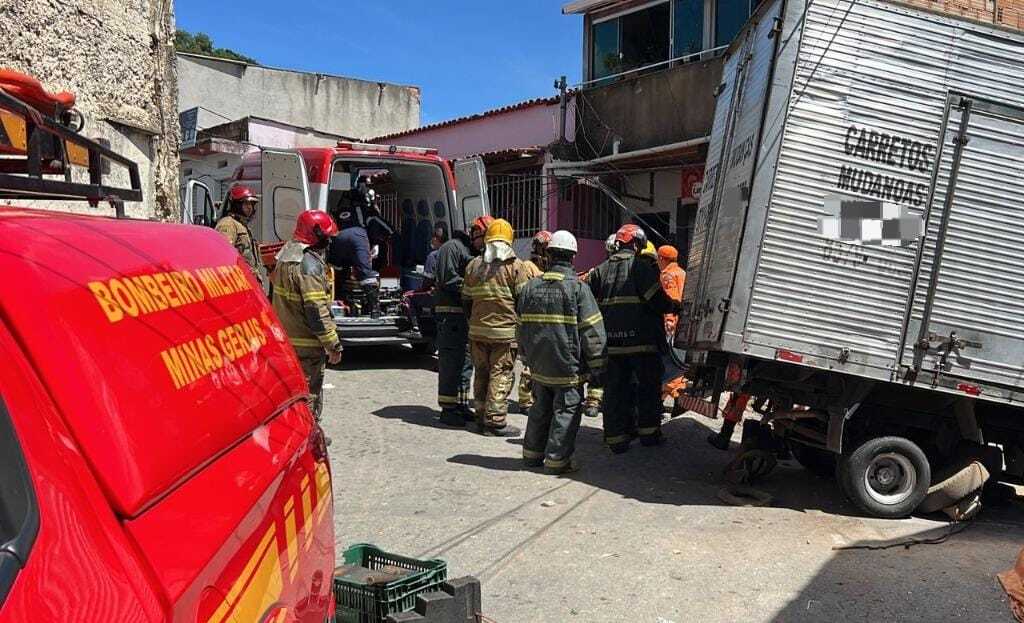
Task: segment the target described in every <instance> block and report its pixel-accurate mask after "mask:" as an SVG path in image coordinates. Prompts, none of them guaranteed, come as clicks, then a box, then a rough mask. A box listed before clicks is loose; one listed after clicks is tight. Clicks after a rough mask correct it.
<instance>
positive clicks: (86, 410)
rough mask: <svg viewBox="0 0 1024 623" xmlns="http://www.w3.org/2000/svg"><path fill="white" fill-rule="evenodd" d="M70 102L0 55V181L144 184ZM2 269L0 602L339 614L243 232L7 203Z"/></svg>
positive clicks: (289, 389)
mask: <svg viewBox="0 0 1024 623" xmlns="http://www.w3.org/2000/svg"><path fill="white" fill-rule="evenodd" d="M73 107H74V96H73V95H71V94H67V93H64V94H56V95H54V94H50V93H47V92H45V91H44V90H43V89H42V87H41V86H40V85H39V83H38V82H36V81H35V80H33V79H31V78H29V77H27V76H23V75H19V74H14V73H13V72H0V126H2V128H3V131H2V133H0V152H2V153H3V158H2V159H0V163H2V165H3V166H2V167H0V199H3V200H5V201H4V203H11V202H18V201H22V200H26V199H33V200H39V199H59V200H61V201H63V202H67V201H82V202H89V203H91V204H93V205H95V204H97V203H99V202H100V201H103V202H106V201H110V202H112V203H114V204H115V206H123V202H126V201H138V200H140V199H141V196H142V194H141V185H140V178H139V172H138V168H137V166H136V165H135V164H134V163H132V162H130V161H129V160H127V159H125V158H123V157H122V156H120V155H118V154H116V153H114V152H112V151H111V150H109V149H107V148H105V147H104V146H102V145H100V144H98V143H96V142H93V141H91V140H88V139H86V138H84V137H83V136H81V135H80V134H79V133H78V132H77V130H80V129H81V124H80V123H78V122H76V121H80V117H79V116H76V115H74V114H73V113H72V111H73ZM104 163H108V164H109V167H105V166H104ZM122 181H124V182H126V183H120V182H122ZM115 212H117V213H123V209H121V208H120V207H118V208H117V209H116V210H115ZM0 274H2V275H3V277H4V278H3V280H2V281H0V359H2V360H3V362H4V363H3V365H2V366H0V622H2V623H15V622H17V623H22V622H30V621H31V622H35V621H40V622H42V621H83V622H85V621H89V622H91V621H95V622H102V623H110V622H114V621H118V622H120V621H140V622H142V621H145V622H158V621H160V622H162V621H189V622H192V621H197V622H202V623H242V622H250V621H265V622H272V623H284V622H286V621H287V622H289V623H291V622H302V623H324V622H325V621H328V620H332V619H333V616H334V613H333V609H334V606H333V597H332V569H333V566H334V555H335V552H334V524H333V506H332V493H331V472H330V466H329V463H328V458H327V448H326V443H325V437H324V434H323V431H322V430H321V429H320V427H319V425H318V424H317V423H316V422H315V421H314V418H313V416H312V415H311V412H310V409H309V406H308V402H307V399H308V392H309V390H308V387H307V386H306V383H305V381H304V378H303V375H302V371H301V369H300V368H299V365H298V362H297V360H296V358H295V354H294V351H293V350H292V348H291V346H290V345H289V343H288V340H287V337H286V335H285V334H284V331H283V330H282V328H281V325H280V323H279V322H278V320H277V318H276V316H275V314H274V312H273V310H272V308H271V307H270V305H269V303H268V301H267V299H266V297H265V296H264V295H263V293H262V292H261V291H260V290H259V287H258V284H257V282H256V281H255V279H254V277H253V276H252V274H251V273H250V272H249V269H248V268H247V266H246V265H245V263H244V262H243V261H242V260H241V258H240V257H239V255H238V253H237V252H236V251H235V250H234V249H233V248H231V247H230V246H229V245H228V244H227V243H226V242H225V241H224V239H223V238H222V237H221V236H220V235H219V234H217V233H216V232H215V231H213V230H211V229H208V228H203V227H196V226H190V225H172V224H164V223H154V222H146V221H137V220H129V219H124V218H101V217H96V216H80V215H71V214H64V213H58V212H54V211H42V210H34V209H26V208H20V207H11V206H7V207H3V208H0Z"/></svg>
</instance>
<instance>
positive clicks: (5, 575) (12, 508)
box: [0, 400, 39, 605]
mask: <svg viewBox="0 0 1024 623" xmlns="http://www.w3.org/2000/svg"><path fill="white" fill-rule="evenodd" d="M38 531H39V513H38V509H37V508H36V499H35V493H34V492H33V491H32V483H31V480H30V478H29V473H28V466H27V465H26V464H25V457H24V455H23V454H22V452H21V445H20V444H19V443H18V437H17V435H16V433H15V431H14V424H13V423H12V422H11V418H10V416H9V415H8V412H7V405H6V404H5V403H4V402H3V401H2V400H0V605H2V604H3V602H4V599H5V598H6V597H7V593H8V592H10V589H11V586H13V585H14V578H15V577H16V576H17V575H18V572H19V571H20V570H21V569H22V568H23V567H24V566H25V562H26V561H27V560H28V554H29V551H30V550H31V549H32V544H33V542H35V538H36V533H37V532H38Z"/></svg>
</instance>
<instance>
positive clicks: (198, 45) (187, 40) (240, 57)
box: [174, 30, 259, 65]
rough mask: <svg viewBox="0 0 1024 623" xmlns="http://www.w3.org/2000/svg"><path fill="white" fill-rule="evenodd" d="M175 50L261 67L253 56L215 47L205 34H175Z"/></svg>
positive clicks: (178, 32) (181, 31) (185, 31)
mask: <svg viewBox="0 0 1024 623" xmlns="http://www.w3.org/2000/svg"><path fill="white" fill-rule="evenodd" d="M174 49H175V50H177V51H179V52H190V53H192V54H202V55H204V56H216V57H217V58H227V59H230V60H233V61H242V62H243V63H249V64H251V65H259V63H258V62H256V59H254V58H252V57H251V56H246V55H244V54H239V53H238V52H235V51H234V50H229V49H227V48H216V47H214V46H213V39H211V38H210V35H208V34H206V33H205V32H197V33H195V34H192V33H190V32H188V31H187V30H179V31H177V32H176V33H174Z"/></svg>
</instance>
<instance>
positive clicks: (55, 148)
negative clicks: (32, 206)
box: [0, 89, 142, 218]
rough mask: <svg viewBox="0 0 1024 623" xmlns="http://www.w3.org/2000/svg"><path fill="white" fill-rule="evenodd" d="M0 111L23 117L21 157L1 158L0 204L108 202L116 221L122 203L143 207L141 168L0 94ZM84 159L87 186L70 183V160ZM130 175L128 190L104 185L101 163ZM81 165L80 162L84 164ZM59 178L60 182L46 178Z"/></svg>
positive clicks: (11, 97) (13, 98)
mask: <svg viewBox="0 0 1024 623" xmlns="http://www.w3.org/2000/svg"><path fill="white" fill-rule="evenodd" d="M0 111H5V112H9V113H12V114H14V115H18V116H21V117H22V118H23V120H24V124H25V150H24V151H25V156H24V157H21V156H20V155H16V156H14V157H3V158H0V199H23V200H27V199H64V200H74V201H88V202H89V203H90V205H92V206H96V205H97V204H98V203H99V202H100V201H108V202H110V203H111V204H112V205H113V206H114V211H115V213H116V214H117V216H118V218H121V217H123V216H124V202H125V201H142V184H141V182H140V180H139V166H138V165H137V164H135V163H134V162H132V161H131V160H129V159H128V158H126V157H124V156H122V155H120V154H117V153H115V152H114V151H111V150H110V149H109V148H108V147H105V146H103V145H101V144H99V143H97V142H96V141H93V140H90V139H88V138H86V137H84V136H82V135H81V134H78V133H77V132H75V131H73V130H71V129H69V128H66V127H64V126H62V125H60V124H59V123H58V122H57V121H56V120H54V119H53V118H52V117H49V116H48V115H44V114H42V113H40V112H39V111H38V110H37V109H35V108H33V107H31V106H29V105H28V104H26V103H25V102H23V101H21V100H20V99H18V98H16V97H14V96H12V95H10V94H9V93H6V92H5V91H4V90H3V89H0ZM72 149H76V151H78V153H79V154H80V155H79V156H78V158H77V159H80V160H84V158H82V156H85V155H86V154H87V157H88V170H89V183H88V184H85V183H78V182H72V181H71V164H72V163H71V156H70V154H69V152H70V151H71V150H72ZM104 158H105V159H107V160H108V161H111V162H114V163H116V164H118V165H121V166H124V167H125V168H126V169H127V170H128V177H129V179H130V182H131V188H118V187H115V186H106V185H104V184H103V164H104V163H103V159H104ZM82 164H84V162H83V163H82ZM54 175H63V177H64V179H63V180H55V179H52V178H49V177H44V176H54Z"/></svg>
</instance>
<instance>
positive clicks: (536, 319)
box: [519, 314, 601, 324]
mask: <svg viewBox="0 0 1024 623" xmlns="http://www.w3.org/2000/svg"><path fill="white" fill-rule="evenodd" d="M600 317H601V315H600V314H598V318H600ZM519 321H520V322H532V323H536V324H576V318H575V317H574V316H565V315H562V314H523V315H522V316H520V317H519Z"/></svg>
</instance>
